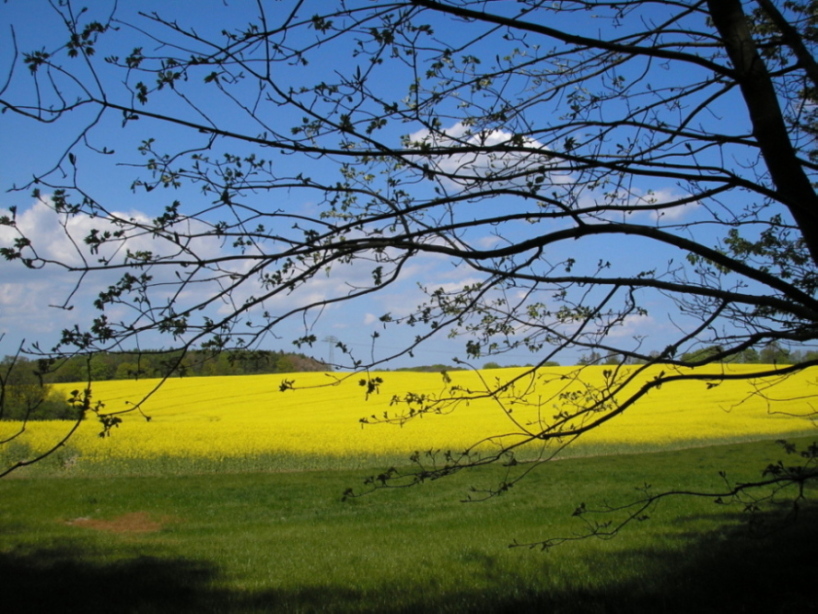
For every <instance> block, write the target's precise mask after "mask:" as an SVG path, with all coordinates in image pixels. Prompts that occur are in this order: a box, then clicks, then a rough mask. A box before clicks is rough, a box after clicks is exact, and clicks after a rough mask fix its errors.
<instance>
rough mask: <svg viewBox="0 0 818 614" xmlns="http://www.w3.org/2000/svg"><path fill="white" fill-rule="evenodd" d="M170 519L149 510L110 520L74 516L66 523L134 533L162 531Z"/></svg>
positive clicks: (106, 530) (115, 531)
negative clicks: (155, 515)
mask: <svg viewBox="0 0 818 614" xmlns="http://www.w3.org/2000/svg"><path fill="white" fill-rule="evenodd" d="M168 521H169V519H168V518H161V517H160V518H156V517H153V516H151V515H150V514H148V513H147V512H131V513H129V514H122V515H121V516H117V517H116V518H110V519H108V520H103V519H101V518H87V517H85V518H74V519H72V520H68V521H67V522H66V524H69V525H71V526H72V527H87V528H89V529H95V530H97V531H105V532H107V533H120V534H133V533H156V532H157V531H160V530H161V529H162V528H163V527H164V526H165V525H166V524H167V523H168Z"/></svg>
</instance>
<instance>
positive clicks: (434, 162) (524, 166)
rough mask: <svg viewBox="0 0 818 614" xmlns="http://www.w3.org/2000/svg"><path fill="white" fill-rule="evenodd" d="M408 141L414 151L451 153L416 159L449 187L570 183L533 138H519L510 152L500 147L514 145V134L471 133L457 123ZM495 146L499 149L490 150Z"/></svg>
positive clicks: (541, 145) (547, 151) (411, 137)
mask: <svg viewBox="0 0 818 614" xmlns="http://www.w3.org/2000/svg"><path fill="white" fill-rule="evenodd" d="M407 141H408V144H409V146H410V147H414V148H417V149H422V148H428V147H431V148H451V149H453V150H454V151H453V152H451V153H446V154H445V155H434V156H431V155H430V156H418V160H422V161H424V162H425V163H427V164H429V166H430V167H431V168H432V169H434V170H435V171H437V172H438V173H441V174H442V176H441V178H440V181H441V183H443V184H445V185H447V186H448V187H454V186H457V187H459V188H462V189H466V190H474V189H478V188H480V187H481V186H483V185H491V187H494V188H499V187H503V186H517V187H523V186H525V185H526V184H527V182H530V181H537V182H538V183H545V184H546V185H555V184H565V183H569V182H570V181H571V174H570V173H569V172H567V171H566V170H565V169H561V170H560V169H557V168H556V167H555V164H554V161H553V158H552V157H551V156H550V155H549V150H548V148H547V147H546V146H545V145H543V144H542V143H539V142H538V141H536V140H534V139H530V138H527V137H524V138H522V139H519V140H518V141H517V142H516V146H515V147H514V149H515V150H513V151H512V150H509V149H505V150H504V149H503V148H502V147H499V146H502V145H507V146H511V144H512V143H514V135H513V134H512V133H510V132H507V131H505V130H474V129H472V128H471V127H469V126H467V125H465V124H464V123H462V122H458V123H456V124H454V125H453V126H451V127H449V128H446V129H444V130H441V131H440V132H431V131H429V130H428V129H423V130H419V131H417V132H414V133H412V134H410V135H409V136H408V139H407ZM495 147H499V148H498V149H497V150H495V151H492V148H495ZM521 148H524V149H523V150H521ZM458 150H459V151H458Z"/></svg>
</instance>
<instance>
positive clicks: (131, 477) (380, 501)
mask: <svg viewBox="0 0 818 614" xmlns="http://www.w3.org/2000/svg"><path fill="white" fill-rule="evenodd" d="M731 368H732V369H741V368H744V367H741V366H735V367H731ZM572 373H573V371H571V370H570V369H569V368H554V369H551V370H550V376H549V377H547V378H545V379H543V380H540V381H539V382H538V387H536V388H530V390H531V394H533V395H534V397H533V398H536V399H538V402H537V403H523V402H519V399H520V398H522V397H523V396H524V395H521V394H518V393H517V394H514V395H510V396H507V397H505V399H504V401H503V402H504V403H506V405H505V407H506V409H509V408H511V409H512V410H513V411H511V412H510V414H509V413H506V412H504V411H502V409H501V408H500V407H499V406H498V405H497V404H496V403H492V402H489V401H485V400H473V401H471V402H469V403H465V402H463V403H460V404H459V405H457V406H456V407H455V408H454V411H452V412H451V413H446V414H445V415H427V416H424V417H423V418H422V419H416V420H412V421H410V422H408V423H406V424H405V425H404V426H402V427H401V426H397V425H390V424H380V425H372V424H370V425H365V426H363V427H362V426H361V424H360V423H359V421H358V420H359V418H361V417H366V416H372V415H376V416H377V415H382V414H383V412H384V411H394V410H395V407H394V406H390V404H389V402H390V400H391V397H392V396H393V395H394V394H402V393H403V392H405V391H406V390H407V389H411V390H413V391H426V392H428V394H443V393H444V392H445V390H444V389H445V388H446V387H450V386H451V385H453V384H454V385H458V386H462V387H464V388H468V389H469V390H472V391H477V390H479V389H480V386H481V385H482V384H483V383H485V382H487V381H489V379H490V378H495V377H501V378H508V377H514V375H515V372H513V371H511V370H498V371H483V372H452V373H450V374H449V375H450V377H451V378H452V382H450V383H444V382H443V381H442V378H441V375H440V374H418V373H383V374H377V375H378V376H380V377H382V379H383V383H382V384H381V385H380V386H379V390H378V391H377V392H373V394H371V395H370V396H369V398H368V399H367V398H365V397H366V395H365V390H364V389H363V388H362V387H361V386H360V385H359V381H358V380H359V379H360V378H358V377H356V378H350V379H347V380H344V381H343V382H341V383H339V384H337V385H332V386H324V387H313V386H316V385H319V384H322V383H327V380H331V379H332V377H331V376H328V375H326V374H306V373H305V374H295V375H292V376H286V378H287V379H291V380H294V382H295V384H294V385H295V387H296V388H297V389H296V390H287V391H285V392H281V391H280V390H279V386H280V383H281V379H282V377H281V376H248V377H230V378H200V379H194V378H191V379H178V380H171V381H168V382H166V384H165V386H163V387H162V388H161V389H160V390H159V391H158V392H156V393H155V394H153V395H152V396H150V397H149V398H148V400H147V402H146V403H145V404H144V405H143V407H142V411H143V412H144V413H145V415H148V416H150V417H151V420H150V421H147V420H145V419H144V418H142V417H140V416H139V415H137V414H135V413H131V414H128V415H126V416H125V417H124V421H123V423H122V424H121V425H120V426H119V427H118V428H117V429H115V430H114V431H113V433H112V435H111V436H110V437H106V438H100V437H99V436H98V433H99V425H98V424H95V423H94V422H93V421H91V420H89V421H87V423H86V424H83V426H82V428H81V430H80V432H79V433H78V434H77V437H76V438H74V439H73V440H72V441H71V442H70V443H69V445H68V446H66V447H65V448H64V449H62V450H60V451H59V452H58V454H57V455H55V457H54V458H53V459H50V460H49V461H48V462H46V463H43V464H42V465H41V466H35V467H32V468H30V470H29V469H27V470H24V471H19V472H15V473H14V474H12V477H11V478H10V479H4V480H0V577H2V578H3V581H4V586H5V587H7V588H6V589H4V590H3V591H2V592H0V593H1V594H0V609H2V611H3V612H9V613H13V612H37V613H41V612H44V611H59V612H114V611H116V612H119V611H123V612H140V613H141V612H394V613H397V612H407V613H408V612H691V611H696V612H726V611H731V612H732V611H742V612H778V611H781V612H784V611H795V610H796V609H800V610H801V611H815V607H816V606H815V603H816V602H815V600H814V587H813V585H814V578H815V577H816V572H818V565H816V563H815V557H814V544H815V543H816V538H817V537H818V523H816V520H818V516H816V513H815V509H814V507H811V506H810V505H809V504H808V505H805V506H803V507H802V510H801V518H800V522H798V523H797V524H794V525H793V524H787V523H784V522H783V521H782V519H783V518H784V516H785V514H786V511H787V509H786V508H782V509H781V510H777V511H776V510H775V509H773V510H772V511H771V514H772V515H771V516H769V517H767V516H762V517H761V518H763V519H765V520H767V521H769V525H768V527H769V528H770V529H774V530H773V531H772V532H767V531H763V532H761V533H758V532H754V531H751V530H750V526H749V525H748V524H747V518H746V515H745V514H744V513H743V511H742V510H743V507H742V505H741V504H740V503H734V504H728V505H717V504H715V503H714V500H713V498H712V497H693V498H691V497H678V498H670V499H666V500H664V501H663V502H661V503H660V504H659V505H658V506H656V507H655V508H653V509H651V510H650V514H649V515H650V519H649V520H646V521H644V522H640V523H637V524H636V525H629V526H628V527H626V529H625V530H624V531H623V532H621V533H620V534H619V535H618V536H617V537H616V538H615V539H612V540H601V539H589V540H584V541H578V542H568V543H564V544H562V545H560V546H557V547H556V548H553V549H549V550H547V551H545V552H541V551H540V550H539V549H536V548H534V549H529V548H527V547H516V548H509V547H508V546H509V544H511V543H512V542H515V541H516V542H517V543H519V544H528V543H536V542H538V541H540V540H542V539H546V538H550V537H559V536H567V537H570V536H575V535H578V534H579V533H581V532H582V531H583V529H584V524H583V521H582V520H581V519H578V518H575V517H572V511H573V510H574V509H575V508H576V507H577V505H579V504H580V503H583V502H585V503H587V504H588V505H589V507H590V506H594V505H601V504H603V503H606V504H610V505H614V506H615V505H617V504H620V503H625V502H628V501H631V500H633V499H634V497H638V496H639V491H638V490H637V488H638V487H641V486H642V485H644V484H645V483H649V484H651V486H652V489H653V491H655V492H658V491H662V490H672V489H675V490H684V489H698V490H710V491H714V490H716V491H717V490H719V489H720V488H723V481H722V478H721V477H720V475H719V472H722V471H723V472H726V474H727V476H728V477H729V478H730V479H731V480H733V481H734V482H743V481H752V480H756V479H758V478H759V477H760V472H761V470H762V469H763V468H764V467H765V466H767V465H768V464H770V463H773V462H776V461H777V460H779V459H784V460H786V458H785V455H784V453H783V451H782V449H781V447H780V446H778V445H776V444H775V443H774V440H775V439H777V438H781V437H787V438H790V439H793V440H795V441H798V442H799V444H801V445H805V444H807V443H810V442H812V441H814V440H815V436H814V430H813V429H814V427H813V426H812V423H811V422H809V420H808V419H806V418H805V417H803V415H804V413H805V412H804V405H805V402H804V400H803V399H804V397H805V396H808V395H809V394H811V391H812V389H813V387H814V385H815V383H816V375H815V374H814V373H806V374H802V375H800V376H798V377H796V378H790V379H788V380H786V381H782V382H781V384H780V385H779V386H777V387H775V388H773V389H769V390H765V391H763V394H762V391H761V390H760V389H758V388H753V386H752V385H748V384H747V383H746V382H745V383H743V384H738V383H725V384H721V385H720V386H716V387H712V386H711V387H708V386H707V385H706V382H686V383H684V384H683V385H682V386H679V387H676V388H675V389H674V388H673V387H671V386H668V387H665V388H663V389H662V390H658V391H653V392H652V393H651V394H649V395H648V397H646V398H645V399H643V401H644V402H643V403H641V404H640V405H638V406H636V407H634V408H633V410H634V411H629V412H628V413H626V414H625V415H623V416H621V417H620V418H617V419H615V420H613V421H611V423H609V424H607V425H605V427H604V428H603V429H601V430H600V432H599V433H594V434H593V437H588V438H586V439H585V441H579V442H577V443H578V444H579V445H577V446H576V447H575V449H574V450H573V452H572V454H573V457H572V458H568V459H567V460H562V461H560V462H554V463H544V464H540V465H537V466H536V469H535V470H534V471H531V473H530V474H529V475H528V476H527V477H526V478H525V479H524V480H522V481H521V482H519V483H518V484H517V485H516V486H515V487H514V488H513V489H511V490H509V491H508V492H506V493H504V494H503V495H502V496H499V497H495V498H491V499H489V500H486V501H483V502H479V503H463V502H462V501H463V499H464V498H465V497H466V496H467V495H468V494H469V493H470V492H473V490H474V489H476V490H477V491H478V492H479V491H481V490H483V489H486V488H490V487H493V486H496V484H497V483H499V482H500V481H502V480H505V479H506V478H507V477H508V471H509V468H506V467H500V466H492V467H484V468H481V469H478V470H473V471H469V472H461V473H458V474H456V475H454V476H452V477H450V478H447V479H444V480H437V481H433V482H430V483H427V484H424V485H422V486H420V487H416V488H409V489H390V490H384V491H380V492H377V493H374V494H370V495H367V496H364V497H360V498H356V499H351V500H347V501H342V497H341V493H342V492H343V491H344V490H345V489H346V488H347V487H356V486H359V485H360V484H361V481H362V479H363V478H364V477H365V476H366V475H369V474H370V473H372V471H373V470H378V469H383V468H384V467H385V466H386V465H387V464H395V463H396V462H401V460H402V461H403V462H406V460H405V459H406V456H407V454H408V453H410V452H411V451H414V450H416V449H428V448H433V447H434V448H442V449H449V448H451V449H458V448H460V447H464V446H468V445H471V444H473V443H474V442H475V441H478V440H480V439H481V438H484V437H485V436H486V435H488V434H492V433H497V432H502V433H505V432H509V433H513V432H514V428H515V421H516V423H517V425H519V424H524V423H525V421H526V420H530V419H531V416H532V415H536V413H537V412H544V411H546V408H547V409H548V411H550V410H551V409H553V407H551V403H552V402H551V401H549V399H552V398H559V396H558V395H559V393H560V391H563V392H564V391H565V390H566V386H570V387H577V386H581V385H582V383H581V382H579V381H577V380H576V379H575V378H573V377H571V376H570V374H572ZM584 374H585V375H584V377H590V378H594V377H597V378H602V377H603V373H602V369H601V368H600V369H598V370H596V369H591V370H586V371H584ZM375 375H376V374H371V376H372V377H374V376H375ZM566 375H569V377H565V376H566ZM481 378H482V379H483V381H482V382H481ZM153 384H154V382H150V381H129V382H122V381H120V382H103V383H99V384H95V386H94V397H95V399H98V400H100V401H104V403H105V404H106V409H107V410H109V411H110V410H114V409H116V408H118V407H122V408H125V407H127V403H129V402H130V403H132V402H134V401H135V400H137V399H138V398H139V397H140V396H143V395H144V394H145V393H147V392H149V391H150V389H151V386H152V385H153ZM519 385H520V386H526V385H527V384H526V383H525V382H520V383H519ZM548 386H554V388H553V389H550V388H548ZM70 388H71V387H70V386H69V387H67V388H66V392H67V391H68V390H70ZM441 391H444V392H441ZM518 392H519V391H518ZM654 393H655V394H654ZM555 395H557V396H556V397H555ZM512 398H514V399H517V400H518V401H517V402H516V403H515V404H514V406H513V407H511V406H510V405H508V404H509V403H511V400H512ZM527 398H531V395H529V397H527ZM542 399H546V401H545V402H543V401H542ZM772 399H778V400H779V402H778V403H775V404H771V400H772ZM807 409H809V408H808V407H807ZM0 426H1V427H2V428H4V429H9V428H13V427H14V425H11V424H3V425H0ZM41 427H42V428H41ZM60 428H65V427H64V425H59V424H56V423H44V424H35V425H32V426H31V428H30V429H29V431H28V432H27V433H26V438H27V439H26V441H24V442H21V443H18V444H15V446H17V448H16V450H15V449H14V446H10V447H11V448H12V449H11V450H10V451H7V452H5V453H6V454H9V455H10V454H12V453H14V454H23V453H25V452H30V451H32V450H36V449H38V448H39V447H40V446H43V445H47V443H48V441H50V440H49V439H48V438H49V437H54V436H57V435H58V433H59V432H60V431H59V429H60ZM49 429H53V431H51V432H50V434H49ZM498 429H499V430H498ZM805 434H806V435H809V437H804V435H805ZM486 445H491V444H490V443H487V444H486ZM538 453H539V452H537V451H534V452H532V454H535V455H536V454H538ZM396 459H397V460H396ZM6 460H7V461H8V460H10V459H9V458H7V459H6ZM785 494H786V493H785ZM807 494H808V495H812V496H814V495H815V494H818V493H816V490H815V488H814V487H813V488H811V489H809V490H808V493H807ZM785 500H786V499H785V498H782V502H783V501H785ZM594 518H595V519H597V520H599V521H606V520H616V519H617V518H618V517H617V516H616V515H601V516H598V517H596V516H595V517H594Z"/></svg>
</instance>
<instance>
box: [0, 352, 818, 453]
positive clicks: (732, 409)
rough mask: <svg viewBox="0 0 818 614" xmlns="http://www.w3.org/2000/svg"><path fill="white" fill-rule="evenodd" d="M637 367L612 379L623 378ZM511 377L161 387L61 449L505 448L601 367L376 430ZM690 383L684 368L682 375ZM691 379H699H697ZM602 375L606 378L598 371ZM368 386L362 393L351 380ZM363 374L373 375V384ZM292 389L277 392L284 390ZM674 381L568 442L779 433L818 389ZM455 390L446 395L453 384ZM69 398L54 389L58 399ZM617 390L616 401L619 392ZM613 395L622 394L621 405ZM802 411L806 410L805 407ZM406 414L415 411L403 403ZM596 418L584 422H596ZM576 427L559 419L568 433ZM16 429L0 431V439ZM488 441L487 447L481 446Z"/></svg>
mask: <svg viewBox="0 0 818 614" xmlns="http://www.w3.org/2000/svg"><path fill="white" fill-rule="evenodd" d="M635 369H636V367H627V368H625V370H624V371H622V372H619V373H618V377H620V378H622V377H625V376H627V374H628V373H629V371H628V370H630V372H633V371H634V370H635ZM711 369H712V372H713V373H716V372H721V369H727V373H728V374H737V373H741V372H742V370H744V371H746V370H748V369H758V365H734V366H729V367H728V366H725V367H720V366H719V367H711ZM660 370H661V369H660V368H659V367H652V368H651V369H649V370H647V371H646V372H645V373H643V374H641V375H640V376H639V378H638V379H637V380H636V381H635V382H633V384H632V385H630V387H629V388H628V389H627V390H629V391H634V390H636V389H637V388H638V387H639V386H641V385H642V384H644V383H645V382H647V381H649V380H651V379H653V378H654V377H655V376H656V375H657V374H658V372H659V371H660ZM523 371H524V370H522V369H498V370H484V371H477V372H473V371H453V372H450V373H449V374H448V378H450V381H447V378H444V376H443V375H442V374H440V373H412V372H384V373H373V374H368V375H360V374H358V375H354V376H350V377H347V378H343V376H342V375H340V374H324V373H299V374H292V375H258V376H232V377H208V378H180V379H172V380H168V381H167V382H165V383H164V385H162V386H161V388H159V389H158V390H157V391H155V392H154V393H153V394H152V395H151V396H149V397H148V398H147V400H145V401H144V403H143V404H142V407H141V410H142V411H143V412H144V414H145V415H146V416H149V417H150V420H149V421H148V420H146V419H145V418H144V417H142V416H141V415H140V414H139V413H138V412H132V413H128V414H125V415H123V416H122V418H123V422H122V424H121V425H119V427H118V428H116V429H114V430H113V431H112V434H111V436H110V437H105V438H101V437H99V432H100V425H99V423H98V422H97V421H96V420H93V419H88V420H86V421H85V423H83V425H82V426H81V428H80V430H79V431H78V432H77V433H76V435H75V436H74V438H73V439H72V440H71V443H70V447H71V449H73V450H75V451H77V453H78V454H80V455H81V456H82V458H83V461H84V462H107V461H111V460H116V459H133V458H155V457H188V458H191V457H200V458H208V459H212V460H219V459H227V458H250V457H254V456H258V455H264V454H273V455H274V454H296V455H311V456H323V457H333V456H337V457H356V456H359V457H362V458H364V457H376V456H383V455H392V456H394V455H395V454H404V453H405V454H407V455H408V454H410V453H411V452H412V451H414V450H420V451H425V450H429V449H443V450H450V449H451V450H458V451H459V450H463V449H466V448H468V447H469V446H472V445H474V444H475V443H477V442H479V441H481V440H484V439H485V438H486V437H488V436H491V435H500V434H505V435H508V439H507V440H506V441H516V440H519V439H520V438H521V437H522V434H524V433H525V432H526V430H532V429H536V428H539V425H541V424H545V423H552V422H553V421H554V416H556V415H557V414H559V412H560V411H570V409H571V408H572V405H571V403H572V402H573V401H572V399H574V401H577V400H578V401H579V402H581V401H582V400H583V399H585V398H586V397H587V395H588V394H591V393H593V388H594V387H597V386H599V385H600V384H601V383H602V382H603V380H604V378H605V377H606V368H603V367H590V368H585V369H584V370H582V371H581V372H579V371H578V370H577V368H576V367H554V368H549V369H546V370H545V371H542V372H540V374H539V375H538V376H537V379H536V380H532V379H531V378H528V377H523V378H522V379H520V380H519V381H517V382H516V383H515V384H514V386H513V389H509V390H507V391H505V392H504V393H503V394H501V395H500V397H499V399H500V400H499V402H498V401H495V400H490V399H485V398H483V399H479V398H478V399H472V400H470V401H462V402H460V403H457V404H455V405H451V404H442V405H441V406H440V407H441V409H443V410H444V411H442V412H441V414H440V415H437V414H426V415H423V416H421V417H416V418H414V419H412V420H409V421H408V422H406V423H405V424H403V425H397V424H365V425H364V424H362V423H361V422H360V421H359V420H360V419H361V418H367V419H369V421H370V422H375V419H377V418H383V417H384V413H385V412H386V414H387V415H388V416H395V415H397V413H398V412H401V411H404V410H405V409H406V408H407V406H406V405H405V404H401V403H398V404H391V401H392V400H393V397H395V396H397V397H399V398H405V394H406V393H407V392H413V393H416V394H418V395H421V394H425V395H427V399H428V398H436V397H451V396H466V397H473V396H475V395H478V396H479V394H478V393H479V392H480V391H481V390H485V388H486V386H487V385H489V386H491V385H495V384H497V383H505V382H507V381H509V380H511V379H513V378H514V377H516V376H520V375H521V374H522V373H523ZM688 373H689V372H688ZM697 373H703V371H701V370H700V371H697ZM608 376H610V375H608ZM366 378H369V379H370V380H372V381H374V383H375V384H377V385H375V386H373V389H372V390H371V392H370V394H369V395H368V396H367V387H366V386H362V385H361V380H362V379H364V380H365V379H366ZM374 378H381V380H382V382H380V383H379V382H378V381H377V380H375V379H374ZM285 379H286V380H292V381H294V387H295V389H294V390H286V391H283V392H282V391H281V389H280V388H281V384H282V381H283V380H285ZM156 384H157V382H156V380H140V381H107V382H99V383H95V384H94V386H93V398H94V400H95V401H97V400H98V401H102V402H104V403H105V411H107V412H113V411H119V410H125V409H128V408H129V407H131V405H130V404H132V403H134V402H137V401H139V400H140V399H141V398H142V397H143V396H145V395H146V394H147V393H149V392H150V391H151V390H152V389H153V388H154V387H155V386H156ZM714 384H715V380H713V381H707V380H702V381H684V382H679V383H674V384H667V385H665V386H663V387H662V388H661V389H658V390H655V389H654V390H652V391H651V392H650V393H648V394H647V395H646V396H645V397H643V398H642V399H641V400H640V401H639V403H638V404H636V405H634V406H633V407H631V408H629V409H628V410H627V411H626V412H625V413H624V414H622V415H620V416H617V417H615V418H614V419H612V420H611V421H610V422H608V423H606V424H605V425H603V426H602V427H601V428H599V429H595V430H594V431H592V432H590V433H588V434H586V435H584V436H583V437H582V438H581V439H580V440H579V441H578V442H577V443H578V444H582V445H587V444H593V445H595V446H600V445H602V446H605V445H618V446H623V445H624V446H627V445H630V444H633V445H637V446H639V445H641V446H644V445H648V446H672V445H681V444H685V445H687V444H690V443H695V442H705V441H717V440H729V439H731V438H747V439H751V438H761V437H769V436H785V435H787V434H792V433H796V432H803V431H805V430H808V429H810V428H812V427H813V426H814V423H813V422H812V421H811V420H810V419H809V417H808V414H809V413H810V412H811V411H812V407H813V406H814V403H813V402H812V401H811V400H810V398H809V397H810V396H811V395H814V394H815V393H816V391H818V388H816V384H818V372H816V370H809V371H806V372H803V373H800V374H797V375H794V376H792V377H789V378H787V379H783V380H782V381H781V382H780V383H779V384H778V385H777V386H774V387H772V388H769V389H761V388H758V387H757V386H758V384H757V383H755V384H754V383H753V382H748V381H746V380H745V381H736V382H730V381H727V382H722V383H720V384H718V385H714ZM452 387H455V388H454V392H452V390H453V388H452ZM72 388H76V385H75V386H71V385H60V386H59V390H60V391H63V392H65V393H66V394H68V392H69V391H70V390H71V389H72ZM626 392H627V391H626ZM620 398H623V397H620ZM811 403H812V404H811ZM415 407H418V406H417V405H415ZM599 415H601V414H597V415H594V416H588V417H586V418H587V419H591V420H592V419H594V418H596V417H598V416H599ZM581 421H582V419H581V418H576V419H574V420H572V421H570V423H571V424H572V425H574V426H576V425H578V424H580V423H581ZM15 428H16V425H15V424H14V423H0V429H2V432H0V436H5V435H8V434H9V433H10V432H13V430H14V429H15ZM65 429H66V425H65V423H59V422H48V423H32V424H30V425H29V428H28V430H27V433H26V434H25V438H24V439H22V440H21V441H22V442H24V443H25V444H26V445H27V446H28V447H29V448H30V449H35V450H36V449H43V448H45V447H46V446H48V445H51V444H52V443H53V442H54V441H56V440H57V438H59V437H60V435H61V434H62V433H63V432H64V431H65ZM491 445H493V444H492V442H491V441H488V442H484V444H483V446H484V447H485V446H491Z"/></svg>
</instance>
